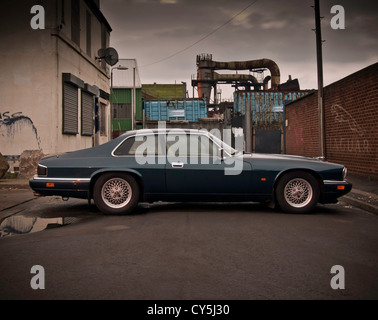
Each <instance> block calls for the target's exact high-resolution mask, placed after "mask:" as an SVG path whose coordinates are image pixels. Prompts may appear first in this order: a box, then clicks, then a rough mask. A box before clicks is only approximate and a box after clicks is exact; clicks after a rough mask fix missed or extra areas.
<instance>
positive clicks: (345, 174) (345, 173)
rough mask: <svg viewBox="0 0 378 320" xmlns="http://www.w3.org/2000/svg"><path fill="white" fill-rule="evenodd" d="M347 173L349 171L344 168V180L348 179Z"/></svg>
mask: <svg viewBox="0 0 378 320" xmlns="http://www.w3.org/2000/svg"><path fill="white" fill-rule="evenodd" d="M347 172H348V169H347V168H346V167H344V169H343V180H345V179H346V176H347Z"/></svg>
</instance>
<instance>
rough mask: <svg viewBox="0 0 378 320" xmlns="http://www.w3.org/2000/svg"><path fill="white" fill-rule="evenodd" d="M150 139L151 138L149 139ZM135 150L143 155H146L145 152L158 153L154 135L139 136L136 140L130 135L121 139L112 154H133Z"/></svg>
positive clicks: (149, 153)
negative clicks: (123, 139)
mask: <svg viewBox="0 0 378 320" xmlns="http://www.w3.org/2000/svg"><path fill="white" fill-rule="evenodd" d="M151 139H153V140H152V141H151ZM151 142H152V143H151ZM142 144H143V146H142ZM138 148H139V149H138ZM147 149H148V150H147ZM137 151H138V153H139V155H143V156H146V155H147V153H148V155H158V142H157V139H156V136H153V137H152V136H143V137H142V136H139V137H138V140H136V139H135V137H130V138H128V139H126V140H125V141H123V142H122V143H121V144H120V145H119V146H118V148H117V149H116V150H115V151H114V153H113V154H114V155H115V156H135V155H136V154H137Z"/></svg>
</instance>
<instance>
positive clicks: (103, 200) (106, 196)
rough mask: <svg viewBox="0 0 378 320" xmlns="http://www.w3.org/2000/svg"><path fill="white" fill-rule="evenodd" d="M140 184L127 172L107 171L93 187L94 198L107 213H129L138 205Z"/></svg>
mask: <svg viewBox="0 0 378 320" xmlns="http://www.w3.org/2000/svg"><path fill="white" fill-rule="evenodd" d="M138 199H139V185H138V183H137V182H136V180H135V179H134V178H133V177H132V176H131V175H129V174H126V173H106V174H104V175H102V176H101V177H99V178H98V180H97V181H96V183H95V185H94V188H93V200H94V202H95V204H96V206H97V207H98V208H99V209H100V210H101V211H102V212H103V213H105V214H113V215H120V214H128V213H130V212H132V211H133V209H134V208H135V207H136V206H137V204H138Z"/></svg>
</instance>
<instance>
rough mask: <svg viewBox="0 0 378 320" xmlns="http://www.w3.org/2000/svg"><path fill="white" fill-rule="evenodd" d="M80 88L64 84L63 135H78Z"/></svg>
mask: <svg viewBox="0 0 378 320" xmlns="http://www.w3.org/2000/svg"><path fill="white" fill-rule="evenodd" d="M78 97H79V95H78V88H77V87H76V86H73V85H71V84H69V83H63V133H67V134H77V133H78Z"/></svg>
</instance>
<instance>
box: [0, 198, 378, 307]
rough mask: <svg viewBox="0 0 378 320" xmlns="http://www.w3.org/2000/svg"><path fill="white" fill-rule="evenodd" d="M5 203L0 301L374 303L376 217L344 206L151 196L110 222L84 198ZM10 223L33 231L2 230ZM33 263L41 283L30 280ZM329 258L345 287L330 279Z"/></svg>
mask: <svg viewBox="0 0 378 320" xmlns="http://www.w3.org/2000/svg"><path fill="white" fill-rule="evenodd" d="M8 210H9V212H8V213H9V214H10V213H15V215H12V217H11V218H8V220H6V219H5V220H3V221H2V223H1V224H2V233H3V235H4V237H2V238H0V256H1V260H0V299H49V300H51V299H53V300H54V299H70V300H71V299H74V300H76V299H112V300H113V299H169V300H171V299H174V300H176V299H191V300H197V299H207V300H208V299H209V300H223V299H227V300H239V299H243V300H245V299H246V300H249V299H253V300H255V299H256V300H260V299H264V300H265V299H285V300H286V299H290V300H291V299H306V300H307V299H321V300H325V299H327V300H328V299H337V300H339V299H377V298H378V255H377V252H378V232H377V230H378V216H377V215H373V214H369V213H367V212H365V211H362V210H360V209H357V208H353V207H350V206H347V205H345V204H342V203H341V204H338V205H327V206H318V207H317V209H316V212H315V213H314V214H307V215H295V214H284V213H281V212H277V211H274V210H272V209H269V208H265V207H264V206H261V205H260V204H255V203H246V204H239V203H237V204H223V203H217V204H192V203H190V204H164V203H158V204H153V205H151V204H142V205H140V206H139V207H138V210H137V211H136V212H135V214H133V215H129V216H120V217H116V216H104V215H102V214H101V213H100V212H98V210H97V209H96V208H95V207H94V205H92V206H91V207H88V204H87V202H86V201H82V200H74V199H72V200H69V201H68V202H63V201H62V200H60V199H58V198H39V199H34V200H30V201H27V202H25V203H23V204H21V205H19V206H17V207H14V208H11V209H8ZM8 210H6V211H2V212H1V213H2V215H3V216H6V215H7V211H8ZM11 210H13V211H11ZM62 217H63V218H64V219H62ZM9 219H12V220H9ZM47 223H50V227H49V228H47V229H44V226H46V224H47ZM51 223H53V225H51ZM7 225H8V227H7ZM11 225H12V226H13V228H15V227H17V228H18V229H19V230H21V229H23V230H24V232H29V233H25V234H19V235H8V236H6V235H7V232H10V230H11V229H9V228H10V227H9V226H11ZM31 225H32V227H33V229H30V226H31ZM52 226H54V227H52ZM7 228H8V229H7ZM28 228H29V229H28ZM43 229H44V230H43ZM7 230H8V231H7ZM35 265H40V266H42V267H43V270H44V285H45V288H44V289H37V290H34V289H32V287H31V281H32V280H33V279H35V278H33V277H34V276H35V275H36V274H37V273H31V269H32V267H33V266H35ZM334 265H340V266H342V267H343V268H344V271H345V277H343V280H344V283H345V289H337V290H335V289H332V287H331V285H330V283H331V280H332V278H333V277H334V276H335V275H336V274H331V268H332V266H334ZM338 275H339V276H340V275H341V274H338ZM39 276H42V273H41V274H39Z"/></svg>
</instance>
